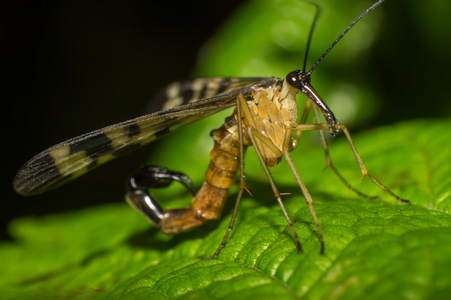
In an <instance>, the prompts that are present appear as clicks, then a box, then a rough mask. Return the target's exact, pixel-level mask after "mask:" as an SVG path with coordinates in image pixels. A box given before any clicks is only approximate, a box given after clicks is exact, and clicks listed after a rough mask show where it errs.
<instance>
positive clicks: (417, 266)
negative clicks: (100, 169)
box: [0, 0, 451, 299]
mask: <svg viewBox="0 0 451 300" xmlns="http://www.w3.org/2000/svg"><path fill="white" fill-rule="evenodd" d="M367 4H369V2H368V3H366V2H365V3H360V2H359V4H358V5H355V2H353V1H343V2H340V3H335V2H333V1H327V2H325V3H324V8H323V17H322V19H321V20H320V23H319V24H318V30H317V32H316V33H315V36H314V39H313V44H312V49H311V54H310V58H311V59H310V60H309V61H313V60H314V59H316V57H318V56H319V55H321V53H322V52H323V51H324V50H325V49H326V48H327V47H328V46H329V44H330V43H331V41H333V40H334V39H335V38H336V36H337V35H338V34H339V33H340V32H341V30H342V29H343V28H345V27H346V26H347V25H348V24H349V23H350V21H351V20H352V19H353V18H354V17H355V16H356V15H358V14H359V13H360V12H362V11H363V10H364V9H365V8H366V6H368V5H367ZM250 16H252V17H250ZM312 16H313V8H312V7H311V6H310V5H308V4H305V3H302V2H298V1H289V0H277V1H276V0H274V1H265V2H264V3H263V2H262V1H250V2H248V3H245V4H244V5H243V6H242V8H241V9H240V10H239V11H237V13H236V14H235V16H233V17H232V18H231V20H230V22H229V23H228V24H225V26H224V28H223V29H222V30H221V31H220V32H219V33H218V35H217V36H215V37H214V38H213V39H212V41H211V43H210V44H209V45H206V47H205V49H204V50H203V52H201V57H200V63H199V68H198V70H197V72H196V74H197V75H202V76H206V75H230V76H272V75H274V76H279V77H283V76H285V74H286V73H287V72H289V71H291V70H293V69H295V68H301V67H302V66H301V64H302V54H303V51H304V47H305V40H304V39H305V37H306V34H307V32H308V30H309V26H310V20H311V17H312ZM380 18H381V16H380V14H377V13H375V14H371V17H369V19H368V20H370V21H368V20H365V21H364V22H362V23H361V24H360V23H359V25H358V26H356V27H355V29H353V30H352V35H349V36H347V37H346V39H344V40H343V41H342V42H341V43H340V46H339V47H337V48H336V49H334V50H333V51H332V52H331V55H330V56H328V57H327V59H326V60H325V61H324V62H323V63H322V64H321V65H320V67H318V69H317V71H315V73H314V79H313V83H314V85H315V87H316V89H317V90H318V91H320V93H321V95H322V96H323V98H324V99H327V102H328V103H329V104H330V106H331V107H332V109H333V110H334V111H335V112H336V114H337V117H338V118H339V120H340V121H343V122H344V123H348V122H347V121H346V120H350V121H351V122H355V123H360V122H362V121H363V120H365V119H367V117H368V116H369V115H371V114H372V113H374V112H373V107H375V106H376V105H377V103H376V100H375V99H378V98H379V97H380V95H379V94H378V91H377V89H376V91H374V90H373V89H372V84H371V78H370V77H371V76H370V77H367V76H368V75H366V74H365V68H366V67H367V65H366V63H365V60H364V56H365V55H367V54H366V53H367V50H368V49H369V47H370V46H371V45H372V43H373V41H374V40H375V37H376V34H377V27H378V26H377V24H378V22H381V20H380ZM353 36H354V38H353ZM310 64H311V62H310ZM320 70H321V71H320ZM350 73H353V74H354V75H353V76H354V77H353V76H350V77H347V76H342V74H350ZM355 76H356V77H358V79H355V78H356V77H355ZM346 78H352V79H346ZM334 99H335V100H334ZM346 99H348V100H349V99H350V101H349V102H343V101H345V100H346ZM301 101H302V100H301ZM346 101H347V100H346ZM334 102H335V104H334ZM363 103H365V104H363ZM345 104H346V105H345ZM343 107H344V109H342V108H343ZM340 109H342V110H341V112H340ZM362 109H363V110H362ZM227 113H230V111H229V112H226V113H225V114H222V115H217V116H213V117H210V118H207V119H206V120H203V121H202V122H199V123H196V124H192V125H190V126H188V128H186V130H182V131H180V132H176V133H174V134H173V135H172V136H171V137H170V138H167V139H165V141H164V142H163V143H160V145H161V146H160V148H159V150H158V151H157V153H156V154H155V156H154V157H153V158H152V159H151V162H153V163H155V162H158V164H160V165H165V166H167V167H170V168H171V169H178V170H180V171H184V172H186V173H187V174H188V175H189V176H190V177H191V178H192V179H193V180H194V182H196V183H197V185H199V184H200V182H202V180H203V179H202V177H203V175H204V172H205V170H206V167H207V165H208V159H209V156H208V155H209V151H210V149H211V145H212V141H211V138H210V137H209V135H208V133H209V131H210V130H211V129H213V128H217V127H219V126H220V125H221V123H222V121H223V118H224V116H225V115H226V114H227ZM349 113H350V114H349ZM347 114H349V115H347ZM356 116H359V118H358V119H356V118H355V117H356ZM450 126H451V120H449V119H447V120H415V121H409V122H402V123H398V124H395V125H391V126H386V127H380V128H377V129H373V130H367V131H363V132H360V133H359V134H356V135H354V136H353V138H354V142H355V144H356V146H357V149H358V151H359V153H360V154H361V156H362V159H363V161H364V162H365V164H366V166H367V167H368V169H369V171H370V172H371V173H372V175H373V176H375V177H376V178H378V179H380V180H381V181H382V182H383V183H384V184H386V185H387V186H388V187H389V188H390V189H391V190H393V191H394V192H395V193H397V194H399V195H400V196H402V197H404V198H406V199H409V200H410V201H411V202H412V205H411V206H405V205H400V204H399V203H398V202H397V201H395V200H394V199H392V198H390V196H389V195H387V194H385V193H383V191H381V190H380V189H379V188H378V187H377V186H375V185H374V184H372V183H371V182H370V181H369V180H367V179H363V180H362V182H361V183H360V184H359V182H360V179H361V174H360V170H359V168H358V165H357V163H356V161H355V159H354V157H353V155H352V152H351V150H350V148H349V145H348V144H347V142H346V140H345V139H344V138H343V137H342V136H340V137H337V138H336V139H335V140H332V141H331V142H330V151H331V155H332V159H333V161H334V163H335V165H336V167H337V168H338V169H339V170H340V172H341V173H342V174H343V175H344V176H345V177H346V178H347V179H348V180H349V182H350V183H351V184H353V185H354V186H355V187H357V188H358V189H359V190H361V191H363V192H365V193H368V194H371V195H379V196H380V197H381V198H382V201H367V200H362V199H361V198H359V197H357V196H356V195H355V194H354V193H353V192H352V191H349V190H348V189H347V188H346V187H345V186H344V185H343V184H342V183H341V182H340V181H339V180H338V179H337V178H336V176H335V175H334V174H333V173H332V172H331V171H330V170H327V169H324V167H325V161H324V154H323V150H322V148H321V146H320V145H319V143H318V134H317V133H310V134H309V135H306V136H305V137H303V140H302V141H301V144H300V145H299V147H298V149H296V150H295V151H293V153H292V154H291V156H292V158H293V160H294V162H295V164H296V166H297V168H298V170H299V172H300V175H301V177H302V179H303V180H304V182H305V184H306V185H307V187H308V188H309V190H310V192H311V193H312V196H313V198H314V201H315V203H314V205H315V210H316V212H317V214H318V217H319V220H320V222H321V226H322V229H323V231H324V237H325V242H326V255H325V256H321V255H319V247H320V245H319V241H318V236H317V234H316V227H315V224H314V223H313V221H312V218H311V215H310V212H309V210H308V208H307V206H306V205H305V203H304V199H303V198H302V197H301V194H300V192H299V188H298V187H297V186H296V183H295V180H294V178H293V177H292V175H291V174H290V172H289V169H288V168H287V166H286V165H285V163H284V162H282V163H281V165H280V166H277V167H276V168H274V169H273V170H272V172H273V175H274V177H275V180H276V182H277V184H278V187H279V188H280V190H281V191H282V192H288V193H291V195H290V196H284V203H285V205H286V208H287V210H288V212H289V214H290V216H291V217H292V219H293V220H294V221H295V224H294V225H295V228H296V230H297V232H298V234H299V237H300V239H301V242H302V245H303V249H304V253H303V254H301V255H299V254H297V253H296V249H295V244H294V240H293V237H292V235H291V232H290V230H289V228H288V226H287V224H286V221H285V218H284V217H283V214H282V213H281V211H280V208H279V207H278V206H277V204H276V203H275V200H274V199H273V197H272V196H269V197H268V195H271V194H272V192H271V189H270V187H269V184H268V183H267V180H266V178H265V176H264V174H263V172H262V168H261V166H260V165H259V163H258V161H257V159H256V157H255V153H254V152H253V150H252V149H250V150H249V153H248V154H247V156H246V170H247V180H248V185H249V188H250V190H251V191H252V194H253V197H251V196H249V195H245V197H244V200H243V202H242V205H241V207H240V211H239V213H238V216H237V220H236V226H235V228H234V230H233V232H232V234H231V236H230V238H229V241H228V243H227V245H226V247H225V248H224V249H223V251H222V252H221V255H220V256H219V257H218V259H216V260H213V261H211V260H201V259H199V257H206V256H210V255H212V254H213V253H214V251H215V250H216V248H217V247H218V245H219V243H220V242H221V240H222V237H223V235H224V233H225V231H226V229H227V226H228V223H229V220H230V217H231V213H232V209H233V204H234V201H233V200H234V197H235V196H236V189H232V191H231V195H230V197H229V200H230V201H229V202H228V203H227V205H226V207H225V209H224V214H223V215H224V216H223V218H222V219H221V220H218V221H213V222H209V223H207V224H205V225H204V226H201V227H199V228H196V229H194V230H191V231H189V232H185V233H182V234H179V235H175V236H166V235H164V234H162V233H161V232H159V231H158V230H156V229H155V228H151V227H150V226H149V225H148V224H147V222H146V221H145V220H144V219H142V218H141V217H140V216H139V215H138V214H136V212H135V211H134V210H132V209H130V208H129V207H127V205H126V204H125V203H124V204H116V205H105V206H101V207H97V208H90V209H86V210H82V211H78V212H72V213H65V214H61V215H51V216H46V217H41V218H33V217H29V218H22V219H18V220H16V221H14V222H13V223H12V224H11V225H10V232H11V235H12V236H13V237H14V238H15V241H13V242H4V243H2V244H1V245H0V257H2V258H3V264H2V268H0V296H1V298H2V299H17V298H20V299H37V298H44V297H45V298H51V299H55V298H64V299H67V298H88V299H91V298H92V299H119V298H120V299H132V298H133V299H136V298H139V299H140V298H149V299H160V298H161V299H167V298H179V299H188V298H189V299H193V298H194V299H210V298H218V299H221V298H223V299H230V298H233V297H236V298H239V299H251V298H255V297H258V298H261V299H275V298H277V299H297V298H301V297H302V298H307V299H318V298H319V299H321V298H329V299H344V298H363V297H365V299H367V298H370V299H380V298H382V297H384V298H387V299H399V298H416V299H425V298H427V299H431V298H433V299H445V297H446V296H449V294H450V292H451V278H450V277H449V275H448V273H449V270H450V269H451V256H450V255H449V253H451V231H450V227H451V217H450V215H449V213H448V212H449V210H450V203H451V200H450V198H451V193H450V187H451V179H450V178H451V167H450V164H449V161H450V159H451V153H450V151H449V149H450V143H449V141H450V140H451V136H450V135H451V134H450V132H449V130H447V129H448V128H450ZM186 145H189V146H186ZM181 146H183V148H184V149H185V150H186V151H185V152H184V154H183V155H180V150H179V149H180V147H181ZM174 166H175V167H174ZM160 197H161V198H160V199H167V200H165V201H162V204H163V205H164V206H172V207H179V206H181V205H187V204H188V203H189V201H190V196H189V195H187V193H186V192H185V191H184V190H183V188H181V187H177V186H174V188H171V189H168V190H163V191H161V195H160Z"/></svg>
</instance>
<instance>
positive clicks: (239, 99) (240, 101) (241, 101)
mask: <svg viewBox="0 0 451 300" xmlns="http://www.w3.org/2000/svg"><path fill="white" fill-rule="evenodd" d="M243 104H244V105H246V107H247V104H246V99H245V98H244V96H243V95H242V94H240V95H238V97H237V105H236V112H237V116H238V117H237V119H238V122H237V123H238V137H239V142H240V152H239V153H240V157H239V159H240V186H239V191H238V195H237V196H236V200H235V207H234V208H233V213H232V218H231V219H230V223H229V227H227V231H226V233H225V235H224V238H223V239H222V242H221V244H220V245H219V247H218V249H216V251H215V253H214V254H213V255H212V256H210V257H207V258H206V259H215V258H216V257H217V256H218V255H219V253H220V252H221V250H222V249H223V248H224V247H225V244H226V243H227V239H228V238H229V234H230V232H231V231H232V229H233V225H234V224H235V219H236V215H237V213H238V207H239V206H240V202H241V197H242V195H243V191H244V190H245V189H246V176H245V169H244V152H245V148H244V142H243V122H241V120H242V111H241V110H242V105H243Z"/></svg>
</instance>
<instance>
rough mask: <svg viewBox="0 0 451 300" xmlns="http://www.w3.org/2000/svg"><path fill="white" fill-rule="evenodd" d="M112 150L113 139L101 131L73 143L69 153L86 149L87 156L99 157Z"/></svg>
mask: <svg viewBox="0 0 451 300" xmlns="http://www.w3.org/2000/svg"><path fill="white" fill-rule="evenodd" d="M110 150H112V147H111V140H110V139H109V138H108V137H107V136H106V135H105V134H103V133H99V134H96V135H94V136H90V137H88V138H86V139H82V140H80V141H78V142H77V143H74V144H72V145H71V146H70V150H69V153H70V154H75V153H78V152H81V151H86V156H88V157H90V158H91V159H97V158H99V157H101V156H103V155H105V153H107V152H108V151H110Z"/></svg>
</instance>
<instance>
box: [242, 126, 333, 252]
mask: <svg viewBox="0 0 451 300" xmlns="http://www.w3.org/2000/svg"><path fill="white" fill-rule="evenodd" d="M248 134H249V137H250V139H251V141H252V144H256V142H257V140H256V138H258V139H259V140H260V141H261V142H263V143H264V144H265V145H266V146H268V147H269V146H270V145H272V146H274V144H273V143H272V142H271V140H269V139H268V138H267V137H265V136H264V135H262V134H261V133H260V132H258V131H257V130H256V129H255V128H253V127H249V128H248ZM254 148H255V152H256V153H257V156H258V158H259V160H260V163H261V165H262V166H263V169H264V171H265V173H266V176H267V177H268V180H269V182H270V184H271V188H272V190H273V193H274V197H275V198H276V200H277V202H278V203H279V206H280V208H281V209H282V212H283V214H284V216H285V219H286V220H287V222H288V225H289V226H290V229H291V232H292V233H293V236H294V240H295V242H296V247H297V249H298V253H302V247H301V242H300V241H299V237H298V234H297V233H296V230H295V229H294V225H293V222H292V221H291V219H290V216H289V215H288V212H287V211H286V209H285V206H284V205H283V202H282V198H281V197H280V192H279V189H278V188H277V186H276V184H275V182H274V179H273V177H272V175H271V173H270V172H269V169H268V166H267V165H266V163H265V159H264V157H263V154H262V153H261V152H260V150H259V148H258V147H254ZM279 152H280V150H279ZM280 153H281V152H280ZM281 154H282V153H281ZM283 155H286V156H287V155H288V153H287V152H286V153H283ZM296 174H297V173H295V176H296ZM297 177H298V178H299V175H298V176H297ZM299 180H300V179H299ZM300 182H301V183H302V181H300ZM300 187H301V190H302V193H303V194H304V196H305V197H306V199H307V197H309V199H310V202H311V197H310V194H309V193H308V191H307V189H306V188H305V186H304V185H303V183H302V185H300ZM304 191H305V192H306V193H304ZM307 204H309V201H307ZM309 207H311V211H313V206H311V204H309ZM312 216H313V217H314V219H315V223H316V225H317V228H318V231H319V233H320V241H321V254H323V253H324V241H323V234H322V231H321V228H320V227H319V222H318V219H317V218H316V214H315V213H314V211H313V214H312Z"/></svg>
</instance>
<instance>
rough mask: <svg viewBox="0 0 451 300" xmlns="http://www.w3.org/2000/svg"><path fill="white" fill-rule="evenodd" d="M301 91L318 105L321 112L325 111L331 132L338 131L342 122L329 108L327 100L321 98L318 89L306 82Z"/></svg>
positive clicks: (333, 133) (324, 114)
mask: <svg viewBox="0 0 451 300" xmlns="http://www.w3.org/2000/svg"><path fill="white" fill-rule="evenodd" d="M301 93H303V94H306V95H307V96H308V97H309V98H310V99H312V100H313V102H315V103H316V105H317V106H318V107H319V109H320V110H321V112H322V113H323V116H324V118H326V121H327V123H328V124H329V132H330V134H332V135H335V134H336V133H338V130H339V127H340V123H339V122H338V121H337V119H336V118H335V116H334V113H333V112H332V111H331V110H330V109H329V107H328V106H327V104H326V102H324V101H323V99H321V97H320V96H319V95H318V93H317V92H316V90H315V89H314V88H313V86H312V85H311V84H310V83H304V85H303V87H302V90H301Z"/></svg>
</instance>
